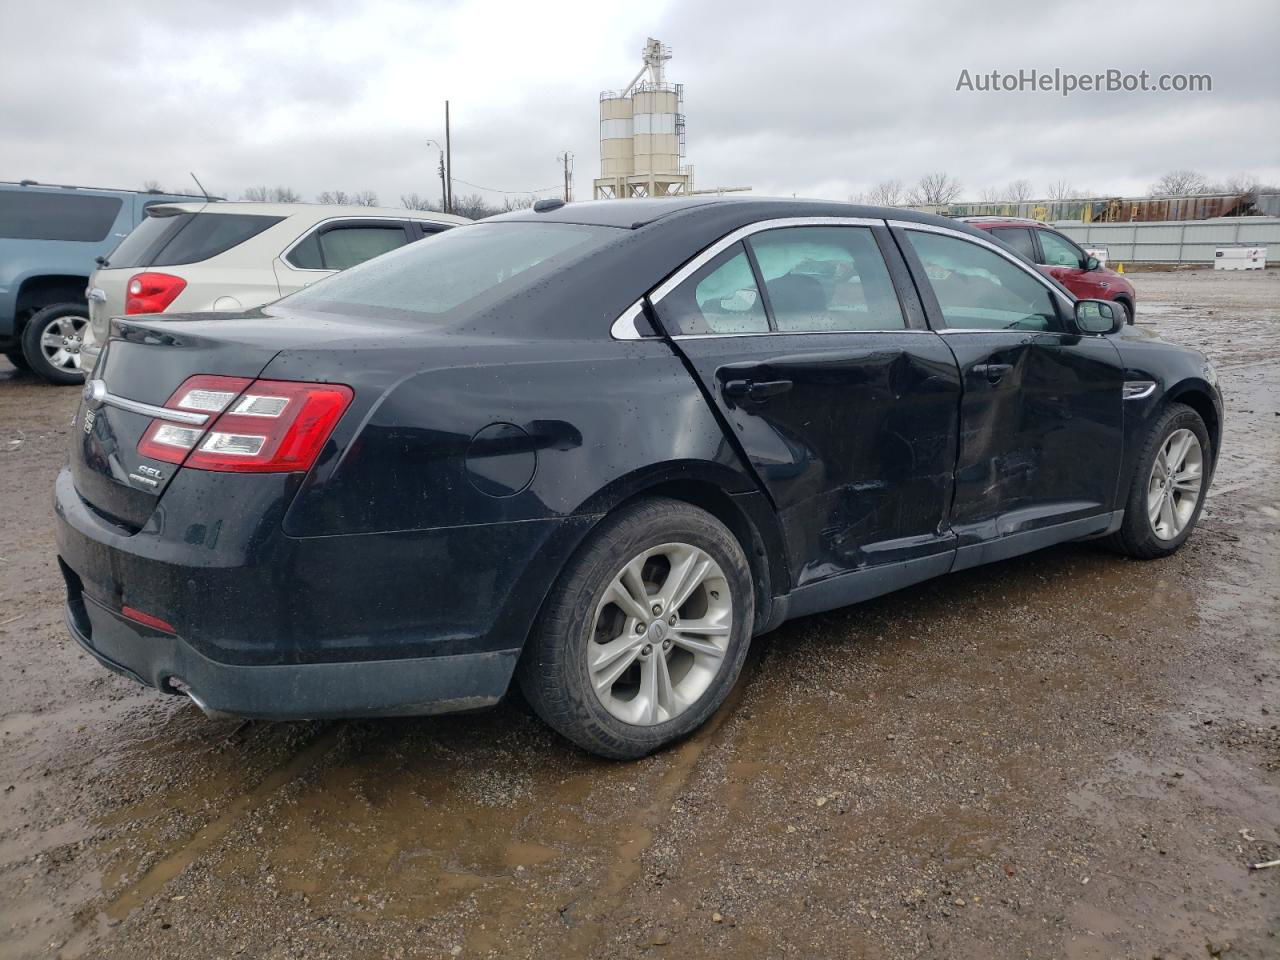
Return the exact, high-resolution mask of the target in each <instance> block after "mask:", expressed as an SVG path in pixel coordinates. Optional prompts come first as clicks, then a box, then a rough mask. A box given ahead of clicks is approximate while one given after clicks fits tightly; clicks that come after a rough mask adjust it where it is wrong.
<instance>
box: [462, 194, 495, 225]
mask: <svg viewBox="0 0 1280 960" xmlns="http://www.w3.org/2000/svg"><path fill="white" fill-rule="evenodd" d="M450 212H452V213H456V214H457V215H458V216H460V217H469V218H470V219H472V220H483V219H484V218H485V217H492V216H493V215H494V214H496V213H502V212H503V210H502V208H501V207H494V206H490V205H489V202H488V201H487V200H485V198H484V197H482V196H480V194H478V193H472V194H468V195H467V196H465V197H454V198H453V210H452V211H450Z"/></svg>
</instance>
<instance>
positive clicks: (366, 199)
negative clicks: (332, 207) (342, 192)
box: [351, 190, 378, 207]
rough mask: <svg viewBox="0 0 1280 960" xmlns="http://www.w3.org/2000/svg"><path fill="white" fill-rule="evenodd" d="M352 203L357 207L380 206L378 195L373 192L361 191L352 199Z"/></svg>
mask: <svg viewBox="0 0 1280 960" xmlns="http://www.w3.org/2000/svg"><path fill="white" fill-rule="evenodd" d="M351 202H352V203H354V204H355V205H356V206H357V207H376V206H377V205H378V195H377V194H376V193H374V192H373V191H372V190H361V191H360V192H359V193H357V194H356V195H355V196H353V197H352V198H351Z"/></svg>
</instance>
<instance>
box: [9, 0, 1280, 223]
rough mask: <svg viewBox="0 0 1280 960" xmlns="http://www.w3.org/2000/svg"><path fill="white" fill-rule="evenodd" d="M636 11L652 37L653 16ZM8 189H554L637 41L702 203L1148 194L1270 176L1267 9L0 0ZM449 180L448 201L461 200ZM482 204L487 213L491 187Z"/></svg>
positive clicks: (1276, 125)
mask: <svg viewBox="0 0 1280 960" xmlns="http://www.w3.org/2000/svg"><path fill="white" fill-rule="evenodd" d="M641 10H647V11H649V13H650V19H649V20H648V21H645V20H644V18H643V17H642V16H640V13H639V11H641ZM0 23H3V25H4V35H5V38H6V39H5V45H4V46H5V50H4V53H3V55H0V180H16V179H21V178H31V179H35V180H40V181H45V182H54V183H77V184H88V185H103V186H122V187H141V185H142V183H143V181H145V180H149V179H154V180H158V181H159V182H160V183H161V185H162V186H164V187H166V188H170V189H179V190H187V189H191V188H192V186H193V185H192V183H191V181H190V179H189V177H188V171H190V170H194V171H196V173H197V174H198V175H199V176H200V178H201V179H202V180H203V181H204V183H205V185H206V186H207V187H208V188H209V189H210V190H211V191H215V192H219V193H222V194H224V195H226V196H233V197H234V196H238V195H239V193H240V191H242V190H243V189H244V188H245V187H248V186H252V185H255V184H267V185H274V184H283V185H287V186H290V187H293V188H294V189H296V190H298V191H300V192H301V193H302V194H303V195H304V196H305V198H306V199H312V198H313V197H314V195H315V194H316V193H318V192H319V191H321V190H331V189H343V190H347V191H356V190H366V189H369V190H374V191H376V192H377V193H378V195H379V196H380V198H381V199H382V201H383V203H389V204H396V203H397V201H398V198H399V196H400V195H401V194H402V193H404V192H409V191H418V192H420V193H424V194H430V195H431V196H433V197H438V195H439V180H438V179H437V178H436V152H435V149H434V148H433V147H430V146H428V144H427V143H426V140H427V138H429V137H430V138H435V139H439V140H442V139H443V116H442V114H443V107H442V104H443V101H444V100H445V98H449V99H450V100H451V102H452V108H453V135H454V147H453V165H454V173H455V176H456V177H457V178H458V179H459V181H469V182H470V183H471V184H479V185H482V186H484V187H489V188H497V189H500V190H510V191H533V190H537V189H539V188H551V189H550V190H544V191H543V193H544V195H546V194H547V193H550V192H555V191H556V190H558V185H559V183H560V180H561V174H560V168H559V165H558V163H557V160H556V155H557V154H558V153H560V152H561V151H563V150H565V149H569V150H570V151H572V152H573V153H574V154H575V155H576V186H575V190H576V195H577V197H578V198H579V199H584V198H589V197H590V193H591V179H592V178H593V177H594V176H596V175H597V172H598V166H599V159H598V158H599V152H598V140H597V136H598V127H597V121H598V113H597V96H598V94H599V92H600V90H602V89H605V88H617V87H621V86H623V85H625V84H626V83H627V82H628V81H629V80H630V79H631V77H632V76H633V75H634V74H635V72H636V71H637V70H638V68H639V65H640V49H641V47H642V46H643V43H644V40H645V37H646V36H654V37H657V38H658V39H660V40H662V41H664V42H666V43H668V44H670V45H671V47H672V48H673V50H674V58H673V60H672V61H671V62H670V64H669V65H668V79H670V80H673V81H676V82H681V83H684V84H685V108H686V112H687V116H688V131H689V137H688V144H689V155H688V161H689V162H690V163H692V164H694V165H695V168H696V178H697V183H696V186H698V187H702V188H707V187H715V186H745V185H750V186H752V187H754V188H755V191H756V192H757V193H759V194H766V195H784V196H789V195H791V194H793V193H794V194H797V195H799V196H813V197H826V198H831V199H841V200H843V199H848V198H849V197H850V196H851V195H856V194H858V193H860V192H862V191H864V190H866V189H867V188H869V187H870V186H872V185H873V184H874V183H876V182H878V181H881V180H884V179H888V178H898V179H901V180H903V181H906V182H910V181H913V180H915V179H916V178H918V177H919V176H920V175H921V174H923V173H926V172H929V171H934V170H944V171H947V172H949V173H951V174H952V175H954V176H956V177H958V178H959V179H960V180H961V181H962V183H963V184H964V186H965V195H966V196H967V197H968V198H972V199H976V198H977V196H978V193H979V191H980V190H981V189H982V188H984V187H988V186H994V185H999V184H1004V183H1007V182H1008V181H1010V180H1012V179H1015V178H1023V177H1024V178H1027V179H1029V180H1031V181H1032V183H1033V184H1034V185H1035V187H1036V192H1037V196H1041V195H1043V191H1044V188H1045V187H1046V186H1047V184H1048V183H1049V182H1050V181H1053V180H1058V179H1066V180H1068V181H1070V182H1071V183H1072V184H1074V185H1075V186H1076V187H1077V188H1080V189H1089V190H1092V191H1094V192H1095V193H1126V194H1132V193H1145V192H1146V189H1147V187H1148V185H1149V184H1150V183H1151V182H1152V181H1154V180H1155V179H1156V178H1158V177H1159V176H1160V175H1161V174H1162V173H1164V172H1165V171H1167V170H1169V169H1171V168H1174V167H1190V168H1194V169H1197V170H1200V171H1201V172H1203V173H1204V174H1206V175H1207V176H1209V177H1210V178H1211V179H1215V178H1222V177H1225V176H1228V175H1231V174H1236V173H1242V172H1248V173H1252V174H1255V175H1257V176H1259V177H1260V178H1262V179H1264V180H1269V181H1271V182H1280V39H1278V38H1280V4H1277V3H1276V2H1274V0H1215V2H1213V3H1211V4H1207V5H1197V6H1186V7H1182V6H1181V5H1178V4H1172V3H1169V2H1163V3H1133V4H1125V3H1101V2H1058V3H1053V4H1036V3H1026V2H1009V3H995V2H990V3H943V2H938V3H923V2H908V0H897V2H893V3H886V4H875V5H871V4H859V3H852V2H849V0H787V2H778V0H770V2H755V0H706V2H704V0H685V2H683V3H674V2H666V3H664V2H661V0H647V2H646V3H643V4H634V5H627V4H610V3H600V2H590V3H588V2H566V3H554V2H536V0H529V2H518V3H499V2H491V0H456V2H430V0H414V2H395V0H341V2H330V0H308V2H296V3H295V2H285V0H216V2H215V0H172V2H152V0H115V2H112V3H89V2H67V0H34V2H32V0H0ZM1031 68H1038V69H1040V70H1048V71H1052V70H1053V69H1054V68H1061V69H1062V70H1065V71H1072V72H1077V73H1092V72H1095V71H1104V70H1106V69H1108V68H1116V69H1121V70H1128V71H1134V72H1137V71H1139V70H1144V69H1145V70H1148V71H1150V72H1151V73H1152V74H1153V75H1159V74H1161V73H1207V74H1210V75H1211V76H1212V78H1213V90H1212V92H1205V93H1131V94H1124V93H1092V94H1088V93H1077V94H1075V95H1074V96H1071V97H1067V98H1063V97H1062V96H1060V95H1058V94H1056V93H1032V92H1025V93H976V92H964V91H960V92H958V91H957V90H956V84H957V81H958V79H959V77H960V72H961V70H962V69H968V70H969V71H970V72H971V74H974V75H976V74H978V73H988V72H990V71H991V70H993V69H998V70H1003V71H1016V70H1018V69H1031ZM471 190H472V187H470V186H468V184H466V183H462V182H459V183H457V185H456V187H455V193H466V192H471ZM485 195H486V196H487V197H488V198H490V199H499V195H498V194H495V193H489V192H486V193H485Z"/></svg>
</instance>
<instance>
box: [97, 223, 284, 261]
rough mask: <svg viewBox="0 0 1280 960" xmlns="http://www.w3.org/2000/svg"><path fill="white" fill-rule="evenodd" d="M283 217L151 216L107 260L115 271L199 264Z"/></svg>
mask: <svg viewBox="0 0 1280 960" xmlns="http://www.w3.org/2000/svg"><path fill="white" fill-rule="evenodd" d="M283 219H284V218H283V217H266V216H259V215H257V214H241V213H178V214H172V215H160V216H156V215H154V214H150V215H148V216H147V218H146V219H144V220H143V221H142V222H141V223H140V224H138V226H137V227H135V228H134V230H133V232H132V233H130V234H129V236H127V237H125V238H124V240H122V241H120V245H119V246H118V247H116V248H115V250H114V251H112V253H111V256H109V257H108V258H107V265H108V266H109V267H111V268H112V269H115V268H118V267H119V268H133V267H167V266H176V265H178V264H184V263H199V262H200V261H202V260H208V259H210V258H211V257H216V256H218V254H220V253H226V252H227V251H228V250H230V249H231V248H232V247H235V246H238V245H239V244H242V243H244V242H245V241H246V240H248V239H249V238H250V237H255V236H257V235H258V234H260V233H261V232H262V231H263V230H266V229H267V228H268V227H270V226H274V225H275V224H277V223H279V222H280V221H281V220H283Z"/></svg>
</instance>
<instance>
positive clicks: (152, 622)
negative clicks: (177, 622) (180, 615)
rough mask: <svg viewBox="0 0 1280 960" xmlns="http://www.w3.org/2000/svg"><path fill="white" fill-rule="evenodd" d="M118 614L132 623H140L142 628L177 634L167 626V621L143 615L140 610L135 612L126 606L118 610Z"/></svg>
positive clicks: (147, 614) (146, 614)
mask: <svg viewBox="0 0 1280 960" xmlns="http://www.w3.org/2000/svg"><path fill="white" fill-rule="evenodd" d="M120 612H121V613H122V614H124V616H125V617H127V618H128V619H130V620H132V621H133V622H134V623H140V624H142V625H143V626H144V627H150V628H151V629H152V630H160V631H163V632H164V633H177V632H178V631H176V630H174V629H173V627H171V626H170V625H169V623H168V621H166V620H161V619H160V618H159V617H153V616H152V615H151V614H149V613H143V612H142V611H141V610H135V609H134V608H133V607H130V606H128V605H127V604H126V605H125V606H124V607H121V608H120Z"/></svg>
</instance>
